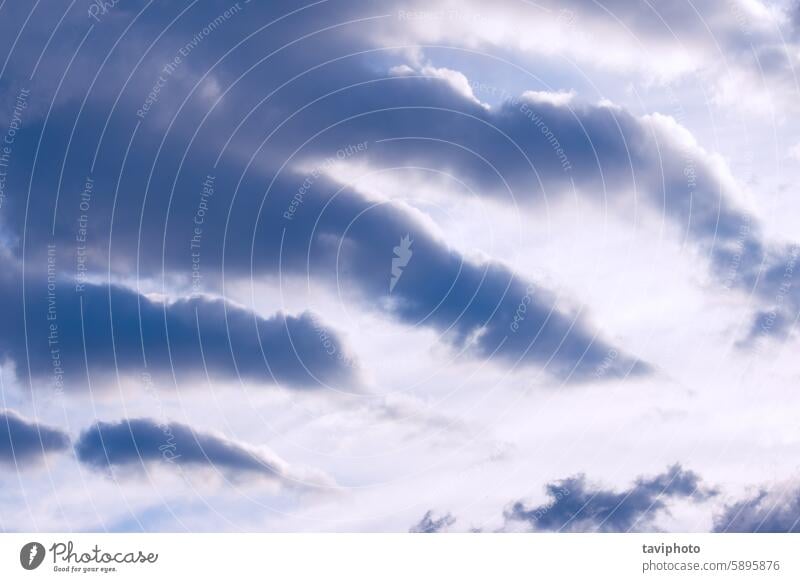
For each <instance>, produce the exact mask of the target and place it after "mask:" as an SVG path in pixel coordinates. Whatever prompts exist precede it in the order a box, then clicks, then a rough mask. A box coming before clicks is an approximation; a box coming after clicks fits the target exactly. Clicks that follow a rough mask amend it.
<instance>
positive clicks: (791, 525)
mask: <svg viewBox="0 0 800 582" xmlns="http://www.w3.org/2000/svg"><path fill="white" fill-rule="evenodd" d="M714 531H715V532H731V533H733V532H737V533H793V532H800V490H798V488H797V486H796V485H794V484H790V485H787V486H786V487H785V488H778V487H774V488H772V489H761V490H760V491H759V492H758V493H756V494H755V495H753V496H752V497H750V498H748V499H744V500H742V501H738V502H736V503H734V504H733V505H729V506H727V507H726V508H725V510H724V512H723V513H722V514H721V515H719V516H717V517H716V518H715V519H714Z"/></svg>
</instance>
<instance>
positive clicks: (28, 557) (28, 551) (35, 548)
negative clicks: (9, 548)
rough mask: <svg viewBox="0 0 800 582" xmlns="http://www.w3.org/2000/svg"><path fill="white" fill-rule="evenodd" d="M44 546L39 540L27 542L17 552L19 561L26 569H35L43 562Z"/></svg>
mask: <svg viewBox="0 0 800 582" xmlns="http://www.w3.org/2000/svg"><path fill="white" fill-rule="evenodd" d="M44 554H45V551H44V546H43V545H42V544H40V543H39V542H28V543H27V544H25V545H24V546H22V549H21V550H20V552H19V563H20V564H22V567H23V568H25V569H26V570H35V569H36V568H38V567H39V566H41V565H42V562H44Z"/></svg>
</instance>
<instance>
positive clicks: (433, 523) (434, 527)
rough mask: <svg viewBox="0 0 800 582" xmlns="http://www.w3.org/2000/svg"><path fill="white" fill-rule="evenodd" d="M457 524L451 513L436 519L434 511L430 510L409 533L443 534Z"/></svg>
mask: <svg viewBox="0 0 800 582" xmlns="http://www.w3.org/2000/svg"><path fill="white" fill-rule="evenodd" d="M455 522H456V518H455V517H453V516H452V515H450V514H449V513H446V514H444V515H443V516H441V517H439V518H437V519H434V517H433V510H428V511H427V512H426V513H425V515H423V516H422V519H421V520H419V522H418V523H417V524H415V525H413V526H411V528H410V529H409V530H408V531H409V533H441V532H443V531H446V530H447V529H448V528H449V527H450V526H452V525H453V524H454V523H455Z"/></svg>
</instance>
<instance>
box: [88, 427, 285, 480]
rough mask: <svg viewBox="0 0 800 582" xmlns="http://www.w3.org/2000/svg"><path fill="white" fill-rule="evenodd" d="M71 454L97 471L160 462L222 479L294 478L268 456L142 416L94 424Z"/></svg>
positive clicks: (244, 446)
mask: <svg viewBox="0 0 800 582" xmlns="http://www.w3.org/2000/svg"><path fill="white" fill-rule="evenodd" d="M75 454H76V456H77V458H78V460H79V461H80V462H81V463H83V464H85V465H87V466H89V467H92V468H94V469H98V470H102V471H112V470H115V469H125V468H127V469H133V470H140V469H144V468H145V467H146V466H147V465H150V464H160V465H163V466H172V467H179V468H181V469H191V468H204V467H205V468H210V469H214V470H216V471H218V472H220V473H222V474H224V475H225V476H227V477H228V478H239V477H241V478H248V477H250V478H253V477H261V478H266V479H269V480H275V481H279V482H286V483H290V482H292V481H293V480H295V479H297V478H298V477H296V476H295V475H294V474H293V473H292V471H291V470H290V468H289V466H288V465H287V464H286V462H285V461H283V460H282V459H280V458H278V457H277V456H275V455H274V454H270V453H266V452H264V451H261V450H258V449H256V448H254V447H251V446H247V445H244V444H242V443H239V442H236V441H233V440H231V439H227V438H225V437H222V436H218V435H214V434H210V433H204V432H200V431H197V430H195V429H194V428H192V427H190V426H187V425H185V424H180V423H176V422H167V421H163V422H162V421H158V420H154V419H148V418H135V419H129V420H122V421H119V422H97V423H96V424H94V425H93V426H91V427H90V428H88V429H87V430H85V431H83V432H82V433H81V435H80V438H79V439H78V441H77V442H76V443H75ZM115 474H116V473H115Z"/></svg>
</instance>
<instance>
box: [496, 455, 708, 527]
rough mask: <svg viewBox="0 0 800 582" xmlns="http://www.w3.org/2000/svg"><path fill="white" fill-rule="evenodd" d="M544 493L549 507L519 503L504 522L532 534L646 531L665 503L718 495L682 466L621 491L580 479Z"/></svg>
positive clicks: (558, 484) (558, 483)
mask: <svg viewBox="0 0 800 582" xmlns="http://www.w3.org/2000/svg"><path fill="white" fill-rule="evenodd" d="M546 490H547V494H548V497H549V500H548V502H547V503H545V504H543V505H540V506H534V507H529V506H527V505H526V504H525V503H524V502H523V501H517V502H515V503H513V504H512V505H511V506H510V507H509V508H508V509H507V510H506V512H505V517H506V520H507V521H511V522H522V523H525V524H526V525H527V526H528V527H530V528H531V529H532V530H535V531H568V532H595V531H597V532H628V531H648V530H651V529H652V528H653V520H654V519H655V517H656V516H657V514H658V513H659V512H661V511H663V510H665V509H667V507H668V506H667V502H668V501H669V500H671V499H690V500H693V501H701V500H705V499H707V498H708V497H709V496H712V495H715V494H716V491H715V490H712V489H706V488H705V487H704V486H703V485H702V484H701V479H700V477H699V476H698V475H697V474H696V473H693V472H692V471H687V470H685V469H683V468H682V467H681V466H680V465H674V466H672V467H670V468H669V469H668V470H667V471H666V472H664V473H662V474H659V475H656V476H655V477H640V478H639V479H637V480H636V482H635V483H634V484H633V485H632V486H631V487H630V488H629V489H626V490H623V491H613V490H608V489H602V488H597V487H594V486H592V485H591V484H589V483H588V482H587V480H586V477H585V476H584V475H578V476H576V477H570V478H567V479H563V480H561V481H556V482H553V483H550V484H548V485H547V487H546Z"/></svg>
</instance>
